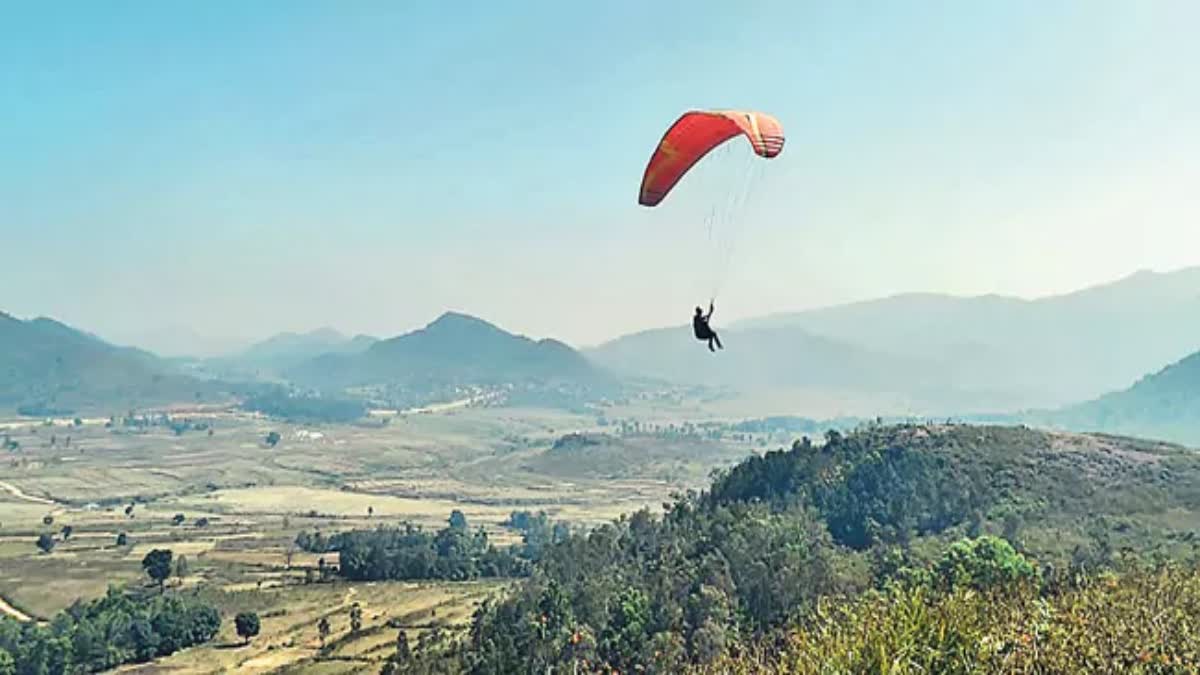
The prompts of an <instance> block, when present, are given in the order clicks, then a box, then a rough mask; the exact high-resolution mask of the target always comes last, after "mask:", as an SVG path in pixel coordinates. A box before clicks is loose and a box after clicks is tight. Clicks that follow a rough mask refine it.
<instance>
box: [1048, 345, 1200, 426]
mask: <svg viewBox="0 0 1200 675" xmlns="http://www.w3.org/2000/svg"><path fill="white" fill-rule="evenodd" d="M1035 419H1037V420H1038V421H1043V422H1046V421H1048V422H1051V423H1053V424H1055V425H1058V426H1064V427H1068V428H1072V429H1081V430H1089V431H1105V432H1110V433H1119V434H1126V435H1134V436H1142V437H1147V438H1158V439H1162V440H1168V441H1175V442H1178V443H1186V444H1190V445H1193V446H1200V352H1196V353H1194V354H1192V355H1191V356H1188V357H1187V358H1184V359H1182V360H1180V361H1178V362H1176V363H1173V364H1171V365H1169V366H1167V367H1166V368H1163V369H1162V370H1160V371H1158V372H1156V373H1154V374H1152V375H1147V376H1146V377H1144V378H1142V379H1141V380H1138V381H1137V382H1136V383H1135V384H1134V385H1133V386H1131V387H1129V388H1128V389H1124V390H1122V391H1117V392H1113V393H1111V394H1106V395H1104V396H1101V397H1100V398H1098V399H1095V400H1093V401H1089V402H1087V403H1082V404H1079V405H1075V406H1071V407H1068V408H1065V409H1062V410H1059V411H1056V412H1053V413H1044V414H1040V415H1037V416H1036V418H1035Z"/></svg>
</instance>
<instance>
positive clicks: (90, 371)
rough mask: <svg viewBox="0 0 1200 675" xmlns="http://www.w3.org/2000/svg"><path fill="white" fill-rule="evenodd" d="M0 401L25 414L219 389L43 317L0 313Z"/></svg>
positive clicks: (118, 405)
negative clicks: (0, 374) (28, 317)
mask: <svg viewBox="0 0 1200 675" xmlns="http://www.w3.org/2000/svg"><path fill="white" fill-rule="evenodd" d="M0 373H2V374H3V377H0V406H2V407H5V408H10V409H20V410H21V411H23V412H25V413H27V414H31V415H50V414H70V413H73V412H76V411H79V410H95V409H104V410H107V411H109V412H112V411H114V410H125V409H127V408H129V407H137V406H141V405H152V404H161V403H171V402H181V401H195V400H197V399H206V398H207V397H212V396H216V395H219V394H220V392H219V388H218V387H217V386H216V385H215V384H214V383H204V382H200V381H198V380H195V379H193V378H190V377H186V376H183V375H179V374H177V373H175V372H174V371H173V369H172V368H171V367H170V366H169V365H168V364H167V363H166V362H164V361H162V360H160V359H159V358H157V357H156V356H154V355H153V354H150V353H149V352H144V351H141V350H138V349H133V348H128V347H117V346H115V345H111V344H109V343H107V342H105V341H103V340H101V339H100V338H98V337H96V336H94V335H91V334H88V333H85V332H82V331H79V330H76V329H74V328H71V327H70V326H67V325H65V324H62V323H60V322H58V321H55V320H53V319H48V318H36V319H31V320H27V321H23V320H20V319H16V318H14V317H12V316H9V315H8V314H3V313H0Z"/></svg>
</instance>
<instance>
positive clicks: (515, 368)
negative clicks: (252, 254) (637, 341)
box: [287, 312, 600, 388]
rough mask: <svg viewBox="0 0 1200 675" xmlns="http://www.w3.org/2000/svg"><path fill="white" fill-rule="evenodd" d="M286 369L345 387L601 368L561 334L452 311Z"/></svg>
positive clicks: (505, 380)
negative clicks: (533, 333)
mask: <svg viewBox="0 0 1200 675" xmlns="http://www.w3.org/2000/svg"><path fill="white" fill-rule="evenodd" d="M287 376H288V378H289V379H291V380H292V381H294V382H297V383H299V384H302V385H306V386H313V387H319V388H344V387H354V386H369V385H381V384H392V385H396V384H399V385H410V386H431V385H438V386H454V385H497V384H511V383H518V382H528V381H533V380H538V381H550V380H555V379H558V380H563V381H567V380H571V381H579V382H582V381H591V380H596V379H598V378H599V377H600V373H599V372H598V371H597V370H596V368H594V367H593V366H592V364H591V363H589V362H588V361H587V359H585V358H584V357H583V356H582V355H580V354H579V352H577V351H575V350H574V349H572V348H571V347H569V346H567V345H566V344H563V343H562V342H559V341H557V340H550V339H542V340H533V339H531V338H528V337H525V336H522V335H514V334H512V333H509V332H507V331H504V330H502V329H501V328H499V327H497V326H495V325H493V324H491V323H488V322H487V321H484V320H482V319H478V318H475V317H472V316H468V315H466V314H461V313H457V312H447V313H445V314H443V315H442V316H440V317H439V318H438V319H436V320H435V321H433V322H431V323H430V324H428V325H427V326H425V327H424V328H421V329H418V330H415V331H412V332H410V333H405V334H403V335H399V336H397V337H393V338H389V339H386V340H379V341H377V342H374V343H373V344H371V345H370V346H369V347H367V348H366V349H365V350H362V351H360V352H357V353H343V354H324V355H321V356H318V357H316V358H313V359H310V360H307V361H305V362H303V363H301V364H299V365H297V366H296V367H294V368H292V369H290V370H288V371H287Z"/></svg>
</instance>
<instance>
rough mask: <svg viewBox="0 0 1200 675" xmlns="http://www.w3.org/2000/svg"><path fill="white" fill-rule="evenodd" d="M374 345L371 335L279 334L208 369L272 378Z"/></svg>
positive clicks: (329, 331)
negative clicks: (313, 361)
mask: <svg viewBox="0 0 1200 675" xmlns="http://www.w3.org/2000/svg"><path fill="white" fill-rule="evenodd" d="M375 342H377V340H376V339H375V338H373V337H371V336H369V335H356V336H354V337H348V336H346V335H343V334H341V333H340V332H338V331H336V330H334V329H333V328H329V327H324V328H318V329H316V330H313V331H309V332H307V333H279V334H277V335H273V336H271V337H269V338H267V339H266V340H263V341H261V342H257V343H255V344H253V345H251V346H250V347H248V348H246V349H245V350H243V351H242V352H240V353H238V354H235V355H232V356H227V357H222V358H217V359H209V360H208V362H207V363H206V364H205V365H206V366H207V367H208V368H210V369H212V370H214V371H218V372H240V373H244V374H257V375H271V374H278V373H282V372H286V371H287V370H288V369H289V368H293V367H295V366H298V365H300V364H302V363H304V362H305V361H309V360H311V359H314V358H316V357H318V356H322V355H324V354H357V353H360V352H363V351H366V350H367V349H368V348H369V347H370V346H371V345H373V344H375Z"/></svg>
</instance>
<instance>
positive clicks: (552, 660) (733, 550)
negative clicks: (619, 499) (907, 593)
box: [461, 496, 846, 672]
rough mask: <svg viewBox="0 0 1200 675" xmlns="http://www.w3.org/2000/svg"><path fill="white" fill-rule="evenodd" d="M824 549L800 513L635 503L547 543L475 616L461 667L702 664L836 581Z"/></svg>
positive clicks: (693, 501)
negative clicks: (505, 593) (531, 570)
mask: <svg viewBox="0 0 1200 675" xmlns="http://www.w3.org/2000/svg"><path fill="white" fill-rule="evenodd" d="M830 545H831V544H830V542H829V537H828V535H827V534H825V533H824V532H823V530H822V528H821V526H820V523H819V521H817V520H816V519H815V518H814V517H812V516H811V515H810V514H808V513H806V512H805V511H802V510H797V511H785V512H780V513H773V512H771V511H770V510H769V509H768V508H767V507H766V506H765V505H761V504H758V505H751V504H736V505H729V506H718V507H713V508H707V507H705V506H703V505H702V504H701V503H700V502H699V500H698V499H697V498H696V497H695V496H690V497H684V498H681V499H679V500H678V501H677V502H676V503H675V504H673V505H672V506H671V508H670V509H669V510H668V511H667V513H666V514H665V515H664V516H663V518H661V519H657V518H654V517H652V516H651V515H650V513H649V511H647V510H642V511H639V512H637V513H635V514H633V515H632V516H630V517H628V518H622V519H621V520H620V521H618V522H617V523H614V524H609V525H603V526H601V527H599V528H597V529H595V530H593V531H592V532H590V533H587V534H572V535H569V536H568V537H567V538H566V539H565V540H563V541H561V542H559V543H557V544H553V545H551V546H549V547H547V548H546V549H545V550H544V551H543V552H542V558H541V560H540V561H539V563H538V565H537V574H535V575H534V576H533V577H532V578H531V579H530V580H529V582H528V583H526V584H524V585H523V586H522V588H521V589H519V591H518V592H516V593H514V594H513V595H512V596H511V597H510V598H508V599H506V600H504V601H503V602H500V603H499V604H489V605H485V607H484V608H483V609H482V610H481V611H480V612H479V614H478V615H477V617H476V620H475V624H474V626H473V628H472V631H471V637H470V643H469V645H467V646H466V648H464V650H463V652H462V655H461V657H462V659H463V666H464V667H465V668H466V669H468V670H471V671H474V672H526V671H531V670H532V671H536V672H541V671H543V670H545V669H546V667H548V666H553V665H560V664H570V663H572V662H581V661H587V662H589V663H594V664H605V665H607V666H608V667H609V668H611V669H615V670H619V671H621V672H626V671H630V672H632V670H633V669H634V668H635V667H636V666H638V665H640V664H647V663H650V662H656V663H671V664H674V665H676V666H678V665H680V664H683V663H686V662H705V661H707V660H711V659H713V658H715V657H716V656H717V655H719V654H721V653H723V652H724V651H725V649H726V648H727V646H728V645H730V644H732V643H733V642H735V641H737V640H739V639H740V638H741V636H743V635H749V634H753V633H754V632H755V631H756V630H762V629H765V628H768V627H770V626H773V625H777V624H779V623H781V622H784V621H786V620H787V619H788V618H790V617H793V616H796V615H797V613H799V612H803V611H804V610H805V609H806V608H807V607H809V606H811V604H812V602H813V601H814V600H815V599H816V598H817V597H819V596H821V595H822V594H825V593H830V592H833V591H835V590H838V589H839V588H842V587H844V585H845V584H846V581H845V580H843V579H842V578H841V576H840V575H839V573H838V571H837V570H836V569H835V567H834V564H833V563H834V560H833V559H832V558H831V557H830V555H829V553H828V552H829V550H830ZM656 655H657V656H656ZM664 659H665V660H664ZM664 672H672V671H671V669H670V668H667V669H666V671H664Z"/></svg>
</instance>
